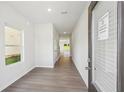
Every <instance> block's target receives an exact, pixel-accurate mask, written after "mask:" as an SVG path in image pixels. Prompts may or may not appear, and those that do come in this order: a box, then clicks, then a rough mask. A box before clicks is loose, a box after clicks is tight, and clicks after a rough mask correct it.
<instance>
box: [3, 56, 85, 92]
mask: <svg viewBox="0 0 124 93" xmlns="http://www.w3.org/2000/svg"><path fill="white" fill-rule="evenodd" d="M3 91H4V92H83V91H85V92H86V91H87V88H86V85H85V83H84V81H83V80H82V79H81V77H80V75H79V73H78V71H77V70H76V68H75V66H74V64H73V63H72V61H71V60H70V58H63V57H62V58H61V59H60V60H59V62H57V63H56V65H55V68H53V69H52V68H35V69H33V70H32V71H30V72H29V73H28V74H26V75H25V76H23V77H22V78H20V79H19V80H17V81H16V82H15V83H13V84H12V85H10V86H9V87H8V88H6V89H5V90H3Z"/></svg>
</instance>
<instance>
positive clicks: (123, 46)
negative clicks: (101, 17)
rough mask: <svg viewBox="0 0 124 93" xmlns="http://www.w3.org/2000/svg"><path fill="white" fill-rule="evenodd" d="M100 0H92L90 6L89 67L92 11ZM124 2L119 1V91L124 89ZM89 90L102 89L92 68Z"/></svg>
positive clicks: (89, 62) (89, 71) (89, 73)
mask: <svg viewBox="0 0 124 93" xmlns="http://www.w3.org/2000/svg"><path fill="white" fill-rule="evenodd" d="M97 3H98V1H92V2H91V3H90V5H89V8H88V58H89V59H90V61H88V67H89V68H92V11H93V9H94V8H95V6H96V5H97ZM123 11H124V2H123V1H118V2H117V91H120V92H121V91H124V72H123V71H124V62H123V61H124V12H123ZM88 91H89V92H91V91H92V92H96V91H100V89H99V88H98V87H97V86H96V85H95V84H94V83H93V82H92V70H91V69H90V70H88Z"/></svg>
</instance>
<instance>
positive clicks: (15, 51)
mask: <svg viewBox="0 0 124 93" xmlns="http://www.w3.org/2000/svg"><path fill="white" fill-rule="evenodd" d="M20 60H21V32H20V31H18V30H15V29H13V28H10V27H5V64H6V65H9V64H13V63H16V62H19V61H20Z"/></svg>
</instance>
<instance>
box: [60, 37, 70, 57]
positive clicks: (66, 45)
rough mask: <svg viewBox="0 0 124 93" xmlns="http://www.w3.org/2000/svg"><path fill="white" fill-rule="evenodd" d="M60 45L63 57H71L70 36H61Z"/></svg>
mask: <svg viewBox="0 0 124 93" xmlns="http://www.w3.org/2000/svg"><path fill="white" fill-rule="evenodd" d="M59 46H60V55H61V56H62V57H70V56H71V54H70V49H71V45H70V38H69V37H61V38H60V40H59Z"/></svg>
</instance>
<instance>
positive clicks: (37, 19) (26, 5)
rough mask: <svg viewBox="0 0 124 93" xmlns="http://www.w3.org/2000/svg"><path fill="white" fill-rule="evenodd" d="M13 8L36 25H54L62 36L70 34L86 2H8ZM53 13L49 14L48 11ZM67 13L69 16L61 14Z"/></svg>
mask: <svg viewBox="0 0 124 93" xmlns="http://www.w3.org/2000/svg"><path fill="white" fill-rule="evenodd" d="M8 3H9V4H10V5H11V6H12V7H13V8H15V9H16V10H18V11H19V12H20V13H21V14H22V15H23V16H25V17H26V18H28V20H30V21H31V22H33V23H34V24H41V23H43V24H44V23H53V24H54V25H55V28H56V30H57V31H59V32H60V34H63V32H68V33H70V32H71V31H72V29H73V27H74V26H75V24H76V22H77V20H78V19H79V17H80V15H81V13H83V10H84V8H85V6H86V5H87V4H88V3H89V2H86V1H59V2H57V1H21V2H19V1H18V2H17V1H13V2H8ZM48 8H51V9H52V11H51V12H48V11H47V9H48ZM62 11H67V12H68V13H67V14H61V12H62Z"/></svg>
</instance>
